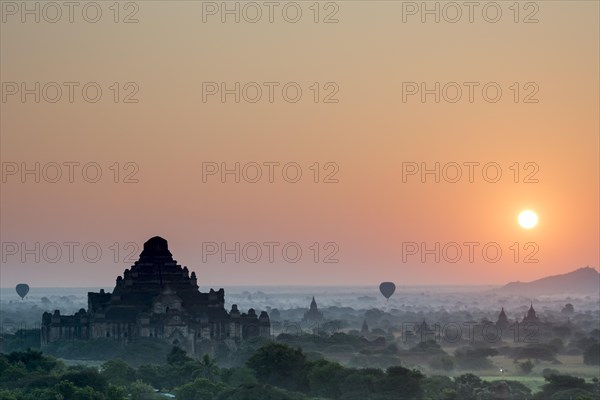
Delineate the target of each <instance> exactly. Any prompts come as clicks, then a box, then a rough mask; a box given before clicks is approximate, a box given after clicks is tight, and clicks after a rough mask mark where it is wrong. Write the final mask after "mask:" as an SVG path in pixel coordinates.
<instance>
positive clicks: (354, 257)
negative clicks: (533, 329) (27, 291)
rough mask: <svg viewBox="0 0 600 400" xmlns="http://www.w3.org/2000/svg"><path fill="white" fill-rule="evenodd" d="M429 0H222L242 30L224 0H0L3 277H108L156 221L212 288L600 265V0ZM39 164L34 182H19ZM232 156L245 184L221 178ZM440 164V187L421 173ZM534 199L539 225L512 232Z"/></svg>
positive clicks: (420, 280) (67, 282) (541, 272)
mask: <svg viewBox="0 0 600 400" xmlns="http://www.w3.org/2000/svg"><path fill="white" fill-rule="evenodd" d="M7 3H10V4H8V5H7ZM420 3H421V2H417V3H411V2H392V1H342V2H332V3H325V2H321V3H318V5H319V8H318V11H319V12H318V15H317V13H316V10H317V8H315V5H314V3H313V2H310V1H301V2H297V3H289V2H283V3H275V6H274V8H273V9H272V18H273V22H269V8H267V7H266V6H264V5H262V4H263V3H262V2H258V3H252V4H258V5H259V7H260V12H262V17H261V18H258V17H257V15H258V14H256V12H257V9H256V7H255V8H251V7H249V6H248V5H247V4H248V3H243V2H241V3H236V2H228V3H227V4H228V7H230V9H235V7H236V4H237V7H239V8H238V9H239V13H240V14H239V20H240V22H239V23H237V22H236V21H235V17H236V16H235V15H233V14H227V13H225V14H223V13H222V11H223V10H222V9H221V8H222V5H221V4H222V3H221V2H217V3H210V2H204V3H202V2H195V1H168V2H167V1H140V2H131V3H122V4H121V7H120V8H119V9H118V15H117V14H116V11H117V10H115V8H114V6H112V5H113V2H104V1H100V2H98V3H96V4H97V5H98V7H99V9H100V11H101V13H102V14H101V16H100V17H99V21H98V22H96V23H92V22H88V21H87V20H89V21H93V20H94V19H96V15H98V14H96V13H97V11H98V9H96V8H95V7H92V6H87V8H85V10H86V11H85V12H84V11H83V9H84V7H86V6H85V5H86V4H87V3H78V4H79V5H78V6H77V7H76V8H75V9H74V10H72V18H73V22H69V10H68V9H67V8H64V9H62V10H61V13H62V14H61V16H60V17H58V16H57V15H58V14H56V12H57V10H56V9H52V8H50V7H46V8H43V6H44V5H45V4H47V3H46V2H40V3H39V4H40V10H39V13H40V14H39V18H40V21H39V22H35V15H29V14H27V13H23V10H21V9H20V7H21V4H24V3H21V2H15V3H12V2H2V7H3V9H2V24H1V28H0V29H1V39H0V46H1V51H0V55H1V57H0V58H1V62H0V66H1V81H2V103H0V107H1V122H0V127H1V159H2V162H3V164H2V172H3V176H2V188H1V197H0V199H1V217H2V218H1V227H0V233H1V236H2V237H1V241H2V268H1V272H0V280H1V282H0V286H2V287H8V286H12V285H15V284H16V283H19V282H27V283H29V284H31V285H32V286H61V285H62V286H102V285H111V284H112V283H113V282H114V279H115V278H116V276H117V275H119V274H121V273H122V272H123V270H124V269H125V268H128V267H129V266H130V265H131V264H132V261H133V260H135V259H137V255H138V253H139V251H140V250H141V245H142V244H143V242H144V241H146V240H147V239H148V238H150V237H152V236H155V235H160V236H163V237H164V238H166V239H167V240H169V243H170V248H171V251H172V252H173V254H174V256H175V258H176V259H177V260H178V262H179V263H180V264H182V265H187V266H188V267H189V268H190V269H191V270H194V271H196V273H197V275H198V280H199V283H200V284H201V285H212V284H214V285H251V284H273V285H277V284H282V285H294V284H303V285H313V284H314V285H325V284H327V285H336V284H339V285H345V284H372V283H378V282H380V281H385V280H392V281H395V282H396V283H397V284H401V285H404V284H488V283H505V282H507V281H513V280H531V279H536V278H538V277H542V276H545V275H549V274H556V273H564V272H568V271H571V270H573V269H575V268H578V267H581V266H586V265H590V266H593V267H598V265H599V244H598V243H599V241H600V237H599V221H600V215H599V207H598V204H599V201H600V199H599V180H600V176H599V129H600V127H599V109H600V104H599V87H600V84H599V75H600V74H599V61H598V60H599V46H600V44H599V37H600V32H599V20H598V19H599V4H598V2H595V1H540V2H532V3H527V4H529V6H525V5H524V3H520V4H521V7H520V8H519V9H518V13H517V12H516V11H517V10H516V9H514V6H513V2H498V3H493V4H496V5H498V7H499V9H500V11H501V15H500V16H499V17H496V16H497V15H498V14H496V13H497V11H498V8H497V7H496V6H494V5H493V4H492V5H490V3H486V2H483V3H480V6H478V7H477V8H475V9H474V10H472V18H473V21H472V22H469V10H468V9H467V8H462V9H461V10H460V11H461V12H462V17H461V18H460V19H459V20H458V22H455V23H453V22H451V20H452V19H453V18H455V17H456V18H458V17H457V14H456V11H457V10H456V9H451V8H448V6H446V5H445V4H446V3H443V2H442V3H437V4H438V5H437V7H439V9H440V22H439V23H436V22H435V20H434V18H435V15H429V14H422V13H421V11H422V10H416V9H415V8H414V5H415V4H416V6H417V7H419V5H420ZM32 4H33V3H32ZM428 4H429V6H430V7H431V9H433V8H434V7H435V4H436V3H433V2H431V3H428ZM261 5H262V6H261ZM15 7H16V8H15ZM32 7H33V6H32ZM111 7H113V8H111ZM511 7H513V8H511ZM484 9H485V12H484V11H483V10H484ZM284 10H285V11H284ZM298 10H301V12H302V14H301V16H299V17H297V15H298V14H297V12H298ZM22 18H25V22H22ZM115 18H116V19H117V21H118V22H116V23H115ZM222 18H225V22H224V23H223V22H222ZM254 18H256V19H259V20H258V21H257V22H252V21H251V20H252V19H254ZM315 18H316V19H317V21H318V22H316V23H315ZM422 18H425V22H422ZM515 18H516V20H517V21H518V22H515ZM53 19H57V22H55V23H52V22H51V20H53ZM86 19H87V20H86ZM125 19H128V20H129V21H133V20H134V19H137V21H138V22H133V23H124V20H125ZM295 19H299V21H298V22H295V23H293V22H291V21H293V20H295ZM335 19H337V21H338V22H337V23H335V22H334V20H335ZM495 19H499V20H498V22H492V21H494V20H495ZM536 19H537V21H538V22H534V20H536ZM325 20H327V21H329V22H333V23H325V22H324V21H325ZM525 20H527V21H529V22H530V23H525V22H524V21H525ZM36 82H39V89H37V90H36V86H35V83H36ZM69 82H70V83H69ZM115 82H116V85H115ZM236 82H239V90H238V91H237V95H239V102H238V103H236V102H235V97H236V93H235V92H236V90H235V89H236ZM252 82H254V83H252ZM315 82H316V83H317V84H316V85H315ZM436 82H439V91H438V92H437V94H438V95H439V97H440V98H439V103H436V102H435V97H436V93H435V88H436ZM452 82H454V83H452ZM465 82H466V83H465ZM221 83H224V84H225V87H222V86H221ZM421 83H423V84H424V86H421ZM84 86H85V88H86V89H85V91H84V90H83V87H84ZM57 87H59V88H60V90H61V92H62V93H61V95H60V96H58V92H57ZM98 87H99V88H100V89H101V90H102V96H101V97H100V98H99V100H98V101H97V102H95V103H93V102H92V101H94V98H95V97H96V90H97V88H98ZM257 87H258V88H260V90H261V91H262V96H261V97H258V95H257V93H258V92H257ZM284 87H285V89H284ZM484 87H485V88H486V89H485V90H484V89H483V88H484ZM69 88H71V90H72V95H73V99H72V100H73V101H72V102H70V101H69V100H70V99H69V94H70V93H69V91H70V89H69ZM117 88H118V90H117ZM298 88H300V89H301V90H302V95H301V96H300V97H298V98H297V100H298V101H296V102H293V101H295V100H294V98H295V97H296V93H297V92H296V91H297V90H298ZM317 88H318V90H317ZM457 88H459V89H460V90H461V91H462V96H458V94H457V93H458V92H457ZM470 88H471V89H472V90H473V92H472V95H473V98H472V101H470V99H469V94H470V93H469V91H470ZM498 88H500V90H502V95H501V97H499V98H498V99H497V101H496V102H494V101H495V100H494V99H495V98H496V90H497V89H498ZM222 89H225V90H229V92H226V93H229V94H225V96H224V101H225V102H223V101H222V97H221V94H222V93H221V90H222ZM422 89H425V90H429V92H426V93H429V94H426V95H425V98H424V101H423V99H422V97H421V94H422V93H421V90H422ZM27 90H29V94H23V91H25V93H27ZM270 90H272V93H270ZM416 90H418V92H417V93H414V92H415V91H416ZM215 91H218V92H216V93H215ZM83 92H85V93H83ZM213 93H214V94H213ZM411 93H414V94H411ZM270 94H272V95H273V99H272V102H271V101H270V99H269V95H270ZM36 95H37V96H39V102H38V103H36V101H35V100H36V99H35V97H36ZM84 96H87V97H86V98H84ZM285 96H287V97H285ZM485 96H487V100H486V98H485ZM115 98H116V100H117V102H116V103H115ZM315 98H316V99H317V102H315ZM86 99H87V100H86ZM54 100H56V102H53V101H54ZM131 100H137V102H127V101H131ZM254 100H257V101H256V102H252V101H254ZM336 100H337V102H335V101H336ZM454 100H456V101H455V102H452V101H454ZM515 100H516V101H515ZM332 101H333V102H332ZM536 101H537V102H536ZM36 163H39V170H38V171H39V174H40V176H39V182H35V180H36V176H35V173H30V174H25V175H24V176H23V175H22V174H21V173H22V172H23V169H24V168H28V169H30V170H35V168H36ZM65 163H66V164H65ZM77 163H79V164H77ZM115 163H117V164H115ZM236 163H240V169H239V172H240V182H239V183H236V182H235V176H234V174H229V175H225V176H224V179H223V177H222V176H221V175H220V172H221V171H220V170H221V169H222V167H226V168H228V169H234V168H235V164H236ZM253 163H257V164H258V165H260V166H261V172H262V177H261V179H259V180H258V182H256V183H252V182H251V181H253V180H255V176H256V165H257V164H253ZM274 163H279V164H274ZM315 163H318V164H315ZM436 163H439V165H440V167H439V182H435V175H434V174H427V175H425V176H424V178H426V179H423V177H422V176H421V174H420V172H421V171H420V170H421V169H422V168H423V167H425V168H427V169H429V170H432V169H435V165H436ZM473 163H479V164H478V165H477V164H473ZM84 164H87V169H86V172H87V173H86V174H85V176H83V173H82V169H83V168H82V166H83V165H84ZM285 164H287V167H286V169H285V171H286V174H285V176H283V173H282V171H283V166H284V165H285ZM56 165H60V166H61V170H60V171H61V173H62V176H61V177H60V178H57V177H56V171H57V169H56ZM457 165H459V166H460V167H461V172H462V176H461V178H460V179H458V182H455V183H452V182H451V181H452V180H455V176H456V171H457V169H456V166H457ZM484 165H485V166H486V169H485V173H483V170H484V169H483V167H484ZM215 166H216V167H217V168H219V171H217V172H216V173H215V174H214V175H210V174H209V175H207V174H206V173H208V172H214V169H213V168H214V167H215ZM415 166H416V167H418V168H419V171H416V173H415V174H414V175H410V174H408V175H407V173H408V172H413V169H410V168H414V167H415ZM469 166H471V167H469ZM15 168H16V169H15ZM70 168H71V169H70ZM98 168H99V170H100V171H101V173H102V176H101V177H100V178H99V181H98V182H96V183H91V182H88V181H94V180H95V175H96V171H97V169H98ZM298 168H299V169H300V171H301V173H302V176H301V177H300V178H299V181H298V182H296V183H292V181H294V180H295V177H296V173H297V170H298ZM469 168H473V169H472V171H473V176H472V178H473V179H472V181H473V182H470V181H469V171H470V170H469ZM498 170H500V171H501V173H502V175H501V177H500V178H499V180H498V181H497V182H494V181H495V180H496V178H495V176H496V173H497V171H498ZM70 171H73V173H74V174H73V177H72V178H73V179H72V180H73V182H72V183H71V182H69V172H70ZM116 171H118V172H119V173H118V174H116V173H115V172H116ZM270 171H273V173H274V175H273V179H272V180H273V182H272V183H271V182H269V172H270ZM315 171H319V173H318V175H316V174H315ZM203 172H204V175H203ZM403 172H404V176H403ZM516 172H518V174H516ZM86 179H87V180H86ZM53 180H57V181H58V182H56V183H52V181H53ZM115 180H116V181H117V183H115V182H114V181H115ZM132 180H137V182H129V183H126V181H132ZM223 180H224V181H225V182H222V181H223ZM315 180H317V181H318V183H315V182H314V181H315ZM336 180H337V182H336ZM423 180H425V182H422V181H423ZM515 180H516V181H517V182H515ZM536 181H537V182H536ZM525 209H531V210H534V211H535V212H536V213H537V214H538V216H539V224H538V225H537V226H536V227H535V228H534V229H531V230H525V229H523V228H521V227H519V225H518V224H517V215H518V214H519V212H520V211H522V210H525ZM71 242H76V243H77V244H69V243H71ZM472 242H474V243H475V244H468V243H472ZM131 243H135V244H137V246H138V248H135V247H134V246H132V245H131ZM215 243H216V245H215ZM236 243H239V250H236ZM315 243H317V244H316V245H315ZM436 243H438V244H439V245H438V246H439V247H438V248H436ZM465 243H467V244H465ZM514 243H517V245H516V246H515V244H514ZM414 246H416V248H415V247H414ZM469 246H471V247H469ZM457 248H458V249H460V250H461V251H462V255H460V254H458V253H456V250H457ZM484 248H485V249H486V250H485V252H484V250H483V249H484ZM57 249H58V250H60V254H58V253H57ZM69 249H73V253H72V257H70V256H71V255H70V254H69V253H70V252H69ZM98 249H100V250H101V251H102V255H101V256H100V257H96V253H95V252H96V251H97V250H98ZM116 249H119V251H118V252H117V250H116ZM257 249H260V251H261V252H262V254H258V253H257ZM284 249H285V250H284ZM298 249H300V250H301V251H302V256H301V257H300V259H299V260H298V261H296V262H292V261H295V259H296V258H297V257H296V251H297V250H298ZM317 249H318V251H317ZM469 249H473V253H472V260H470V257H469V255H470V254H469ZM497 249H500V250H501V251H502V255H501V257H500V258H499V259H498V260H497V261H495V260H494V259H495V258H496V255H495V251H497ZM517 249H518V254H517ZM229 250H231V251H229ZM270 250H272V251H273V253H272V255H273V260H272V262H270V261H271V260H270V259H269V258H270V257H269V256H270V254H269V253H270ZM428 250H430V251H429V252H428ZM413 253H414V254H413ZM131 254H132V255H131ZM236 256H238V257H239V262H235V259H234V258H235V257H236ZM436 256H437V257H439V261H437V260H436ZM36 257H39V260H36V259H35V258H36ZM528 257H529V260H530V261H531V260H537V262H525V261H526V260H527V259H528ZM96 258H98V260H97V261H96V260H95V259H96ZM223 258H224V261H223ZM325 260H327V261H335V260H337V261H338V262H337V263H331V262H324V261H325ZM253 261H256V262H253Z"/></svg>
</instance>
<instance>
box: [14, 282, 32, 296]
mask: <svg viewBox="0 0 600 400" xmlns="http://www.w3.org/2000/svg"><path fill="white" fill-rule="evenodd" d="M15 290H16V291H17V294H18V295H19V296H21V300H23V298H25V296H27V293H29V285H28V284H26V283H19V284H18V285H17V287H16V288H15Z"/></svg>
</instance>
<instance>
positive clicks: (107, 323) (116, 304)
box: [41, 236, 271, 355]
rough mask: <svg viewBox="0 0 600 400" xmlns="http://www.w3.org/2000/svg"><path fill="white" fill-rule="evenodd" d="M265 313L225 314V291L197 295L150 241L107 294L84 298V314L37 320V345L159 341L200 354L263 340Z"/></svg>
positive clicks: (160, 243) (159, 242) (163, 244)
mask: <svg viewBox="0 0 600 400" xmlns="http://www.w3.org/2000/svg"><path fill="white" fill-rule="evenodd" d="M270 331H271V323H270V320H269V316H268V314H267V313H266V312H265V311H263V312H261V314H260V316H257V315H256V312H255V310H254V309H252V308H251V309H249V310H248V312H247V313H240V311H239V310H238V307H237V305H235V304H234V305H233V306H232V308H231V311H229V312H227V310H226V309H225V291H224V290H223V289H219V290H218V291H215V290H213V289H211V290H210V292H208V293H202V292H200V291H199V290H198V283H197V279H196V274H195V272H192V273H191V275H190V274H189V270H188V268H187V267H183V268H182V267H181V265H178V264H177V261H175V260H174V259H173V255H172V254H171V252H170V251H169V247H168V243H167V241H166V240H165V239H163V238H161V237H158V236H156V237H153V238H151V239H150V240H148V241H147V242H146V243H144V249H143V251H142V253H141V254H140V258H139V260H138V261H136V262H135V264H134V265H133V266H132V267H131V269H126V270H125V271H124V272H123V276H119V277H117V281H116V285H115V288H114V290H113V292H112V293H105V292H104V290H100V292H99V293H94V292H89V293H88V309H87V311H86V310H84V309H83V308H82V309H80V310H79V311H78V312H77V313H76V314H75V315H61V314H60V311H59V310H55V311H54V313H53V314H51V313H48V312H46V313H44V314H43V316H42V329H41V335H42V345H45V344H48V343H50V342H54V341H58V340H73V339H79V340H89V339H97V338H111V339H115V340H124V341H127V340H132V339H136V338H141V337H150V338H159V339H163V340H166V341H168V342H170V343H172V344H174V345H177V346H179V347H181V348H183V349H185V350H186V351H187V352H188V353H190V354H195V355H201V354H203V353H206V352H207V351H211V349H212V347H213V345H214V343H215V342H218V341H222V340H228V339H232V340H233V342H234V343H235V342H239V341H241V340H246V339H249V338H255V337H259V336H269V335H270Z"/></svg>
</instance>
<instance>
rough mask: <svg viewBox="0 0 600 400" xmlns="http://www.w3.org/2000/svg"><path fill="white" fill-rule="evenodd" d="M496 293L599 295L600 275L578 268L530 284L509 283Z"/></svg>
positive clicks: (590, 269)
mask: <svg viewBox="0 0 600 400" xmlns="http://www.w3.org/2000/svg"><path fill="white" fill-rule="evenodd" d="M497 291H499V292H502V293H514V294H522V295H534V296H539V295H553V294H566V293H570V294H595V295H598V294H600V274H599V273H598V271H596V270H595V269H594V268H591V267H586V268H579V269H577V270H575V271H573V272H569V273H567V274H563V275H553V276H548V277H546V278H542V279H538V280H535V281H532V282H511V283H509V284H507V285H505V286H502V287H501V288H499V289H497Z"/></svg>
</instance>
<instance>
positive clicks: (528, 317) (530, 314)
mask: <svg viewBox="0 0 600 400" xmlns="http://www.w3.org/2000/svg"><path fill="white" fill-rule="evenodd" d="M538 321H539V318H538V316H537V314H536V313H535V310H534V309H533V303H531V306H530V307H529V311H527V314H525V316H524V317H523V321H522V323H527V322H529V323H533V322H538Z"/></svg>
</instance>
